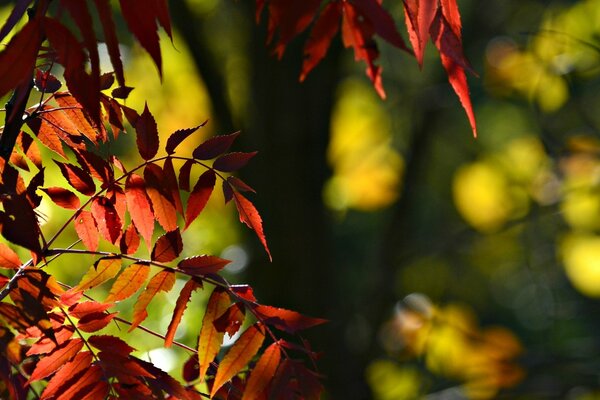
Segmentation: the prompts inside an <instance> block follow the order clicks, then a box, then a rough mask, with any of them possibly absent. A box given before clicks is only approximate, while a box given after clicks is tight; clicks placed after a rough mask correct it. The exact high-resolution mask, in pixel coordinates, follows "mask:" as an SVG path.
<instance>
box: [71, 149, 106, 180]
mask: <svg viewBox="0 0 600 400" xmlns="http://www.w3.org/2000/svg"><path fill="white" fill-rule="evenodd" d="M75 156H76V157H77V161H78V162H79V164H80V165H84V166H86V167H87V170H89V171H90V174H91V175H92V176H93V177H94V178H96V179H98V180H101V181H102V183H103V184H104V185H108V184H109V183H111V182H112V181H113V179H114V173H113V170H112V169H111V168H110V164H109V163H108V162H107V161H106V160H104V159H103V158H101V157H99V156H97V155H96V154H94V153H90V152H89V151H85V150H78V151H77V152H75Z"/></svg>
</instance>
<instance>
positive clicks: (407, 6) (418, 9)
mask: <svg viewBox="0 0 600 400" xmlns="http://www.w3.org/2000/svg"><path fill="white" fill-rule="evenodd" d="M438 3H439V1H438V0H404V13H405V21H406V28H407V31H408V36H409V39H410V43H411V44H412V47H413V49H414V52H415V57H416V58H417V62H418V63H419V66H420V67H422V66H423V55H424V53H425V45H426V44H427V40H428V39H429V28H430V26H431V23H432V22H433V18H434V17H435V13H436V12H437V8H438Z"/></svg>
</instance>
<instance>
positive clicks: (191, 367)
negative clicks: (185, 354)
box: [182, 354, 200, 382]
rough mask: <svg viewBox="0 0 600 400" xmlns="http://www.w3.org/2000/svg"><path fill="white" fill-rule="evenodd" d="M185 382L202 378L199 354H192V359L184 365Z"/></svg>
mask: <svg viewBox="0 0 600 400" xmlns="http://www.w3.org/2000/svg"><path fill="white" fill-rule="evenodd" d="M182 375H183V380H184V381H186V382H191V381H194V380H196V379H198V377H199V376H200V368H199V365H198V354H192V355H191V356H190V358H188V360H187V361H186V362H185V363H184V364H183V373H182Z"/></svg>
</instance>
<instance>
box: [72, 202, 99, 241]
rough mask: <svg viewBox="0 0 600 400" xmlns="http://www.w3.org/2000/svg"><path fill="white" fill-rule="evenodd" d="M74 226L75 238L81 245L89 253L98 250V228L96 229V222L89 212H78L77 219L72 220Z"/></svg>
mask: <svg viewBox="0 0 600 400" xmlns="http://www.w3.org/2000/svg"><path fill="white" fill-rule="evenodd" d="M73 225H75V232H77V236H79V239H81V241H82V242H83V245H84V246H85V248H86V249H88V250H89V251H96V250H97V249H98V240H99V238H98V228H97V227H96V221H95V220H94V217H93V216H92V213H91V212H89V211H80V212H79V214H78V215H77V217H76V218H75V219H74V220H73Z"/></svg>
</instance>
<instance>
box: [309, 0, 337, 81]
mask: <svg viewBox="0 0 600 400" xmlns="http://www.w3.org/2000/svg"><path fill="white" fill-rule="evenodd" d="M341 17H342V3H341V2H339V1H332V2H330V3H328V4H327V5H326V6H325V8H324V9H323V11H321V15H320V16H319V19H318V20H317V22H315V25H314V26H313V28H312V30H311V31H310V36H309V38H308V40H307V41H306V45H305V46H304V61H303V62H302V72H301V73H300V82H302V81H304V79H306V76H307V75H308V73H309V72H310V71H311V70H312V69H313V68H314V67H315V66H316V65H317V64H318V63H319V62H321V60H322V59H323V58H324V57H325V54H327V50H328V49H329V45H330V44H331V41H332V40H333V37H334V36H335V35H336V33H337V32H338V30H339V28H340V19H341Z"/></svg>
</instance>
